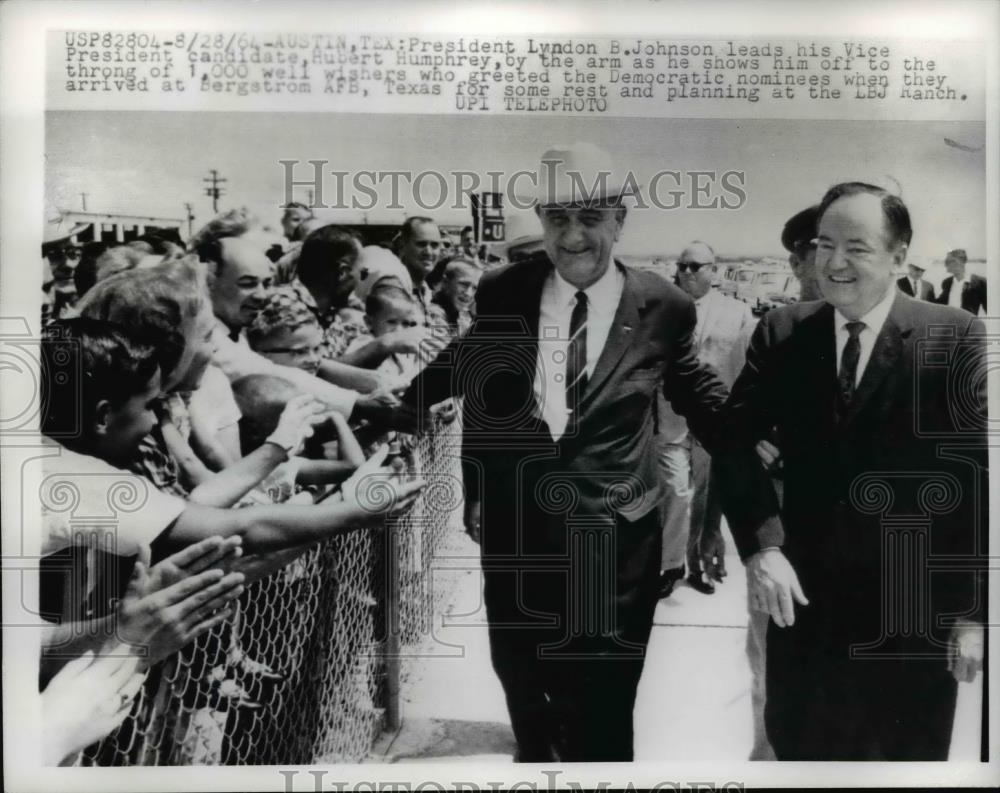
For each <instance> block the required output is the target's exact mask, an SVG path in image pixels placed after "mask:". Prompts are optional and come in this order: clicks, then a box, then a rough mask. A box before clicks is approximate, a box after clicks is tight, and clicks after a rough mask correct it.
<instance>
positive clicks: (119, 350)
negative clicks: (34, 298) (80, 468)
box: [40, 317, 159, 440]
mask: <svg viewBox="0 0 1000 793" xmlns="http://www.w3.org/2000/svg"><path fill="white" fill-rule="evenodd" d="M40 358H41V389H40V390H41V404H42V410H41V419H40V426H41V431H42V434H43V435H46V436H48V437H52V438H58V439H60V440H72V439H74V438H77V439H78V438H81V436H82V435H83V432H84V430H85V427H86V425H87V423H88V422H89V421H90V420H91V418H92V415H93V412H94V408H95V407H96V406H97V403H98V402H99V401H101V400H102V399H106V400H108V401H109V402H110V403H111V404H112V405H113V406H115V407H117V406H119V405H121V404H122V403H124V402H125V401H126V400H128V399H130V398H132V397H133V396H135V395H136V394H138V393H141V392H142V391H143V389H145V388H146V386H147V385H148V384H149V380H150V378H151V377H153V375H154V374H156V370H157V368H158V367H159V362H158V359H157V355H156V350H155V349H154V348H153V346H152V345H151V344H149V343H148V342H146V341H145V340H143V339H142V338H141V337H139V336H136V335H131V334H129V333H127V332H126V331H125V329H124V328H122V327H121V326H120V325H117V324H116V323H113V322H106V321H104V320H100V319H92V318H90V317H72V318H70V319H57V320H55V321H54V322H52V323H50V324H49V325H48V326H46V328H45V330H44V332H43V335H42V343H41V354H40Z"/></svg>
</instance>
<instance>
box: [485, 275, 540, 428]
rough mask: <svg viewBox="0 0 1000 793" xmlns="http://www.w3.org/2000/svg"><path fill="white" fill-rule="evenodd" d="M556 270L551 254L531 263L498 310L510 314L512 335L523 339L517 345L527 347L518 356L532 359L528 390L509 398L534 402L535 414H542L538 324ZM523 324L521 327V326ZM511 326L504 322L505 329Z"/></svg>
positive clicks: (500, 314) (526, 380)
mask: <svg viewBox="0 0 1000 793" xmlns="http://www.w3.org/2000/svg"><path fill="white" fill-rule="evenodd" d="M551 271H552V264H551V262H549V260H548V257H538V258H537V260H536V261H534V262H533V263H532V264H531V265H527V266H526V267H525V269H524V271H523V272H522V273H518V276H519V277H518V278H514V279H511V282H512V286H513V288H511V289H510V290H509V291H508V292H507V294H506V295H505V296H504V300H503V302H502V304H501V308H502V309H503V310H502V311H500V312H498V313H497V318H498V319H501V318H504V317H506V318H507V319H508V321H509V322H510V327H509V329H508V330H504V331H503V332H504V333H505V334H506V333H510V335H511V338H512V339H513V338H519V339H520V340H521V341H519V342H518V343H517V347H518V349H520V350H523V351H524V353H525V355H523V356H518V358H519V359H523V360H524V361H526V362H527V361H528V360H530V361H531V367H532V368H531V371H530V372H526V373H525V377H524V378H522V379H521V380H520V382H523V383H524V386H525V389H526V390H525V392H524V393H522V394H510V395H509V396H508V398H510V399H511V400H514V401H516V404H519V405H524V404H531V405H532V406H533V408H532V409H533V412H534V414H535V415H540V413H541V411H540V410H539V409H538V408H539V406H538V402H537V400H536V399H535V389H534V385H533V383H534V374H533V373H534V371H535V369H534V367H536V366H537V361H538V325H539V322H540V312H541V303H542V289H543V287H544V286H545V279H546V278H547V277H548V275H549V273H550V272H551ZM518 326H519V327H518ZM507 327H508V325H507V324H504V328H507ZM499 353H500V354H501V355H504V356H506V355H509V352H505V351H504V350H500V351H499Z"/></svg>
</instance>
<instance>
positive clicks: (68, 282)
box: [42, 245, 80, 327]
mask: <svg viewBox="0 0 1000 793" xmlns="http://www.w3.org/2000/svg"><path fill="white" fill-rule="evenodd" d="M45 257H46V259H47V260H48V266H49V272H50V273H51V274H52V278H51V280H50V279H45V280H44V283H43V284H42V292H43V293H44V297H43V299H42V326H43V327H44V326H45V325H47V324H48V323H50V322H52V321H53V320H56V319H61V318H62V316H63V315H64V314H65V312H66V310H67V309H69V308H72V307H73V306H74V305H75V304H76V299H77V291H76V283H75V282H74V281H73V273H74V272H76V267H77V265H78V264H79V263H80V249H79V248H77V247H75V246H73V245H66V246H63V245H58V246H55V247H52V248H49V249H48V250H47V251H46V252H45Z"/></svg>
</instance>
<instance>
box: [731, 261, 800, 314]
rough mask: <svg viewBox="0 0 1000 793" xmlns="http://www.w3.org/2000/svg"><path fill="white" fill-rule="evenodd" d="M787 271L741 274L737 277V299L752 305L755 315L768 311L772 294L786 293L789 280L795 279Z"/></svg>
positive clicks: (761, 271)
mask: <svg viewBox="0 0 1000 793" xmlns="http://www.w3.org/2000/svg"><path fill="white" fill-rule="evenodd" d="M794 277H795V276H793V275H792V274H791V273H790V272H788V271H787V270H756V271H750V272H749V273H746V274H744V273H739V274H738V276H737V286H736V297H737V298H738V299H739V300H742V301H743V302H744V303H748V304H749V305H750V309H751V310H752V311H753V312H754V313H755V314H763V313H764V312H765V311H767V308H765V305H766V304H767V301H768V299H769V298H768V296H769V295H770V294H771V293H772V292H779V293H784V291H785V289H786V287H787V285H788V279H789V278H792V279H794Z"/></svg>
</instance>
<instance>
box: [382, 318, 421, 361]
mask: <svg viewBox="0 0 1000 793" xmlns="http://www.w3.org/2000/svg"><path fill="white" fill-rule="evenodd" d="M427 339H428V334H427V328H425V327H422V326H420V325H417V326H415V327H412V328H402V329H400V330H394V331H390V332H389V333H386V334H383V335H382V336H379V337H378V341H379V346H380V347H381V350H382V352H383V354H384V355H393V354H396V353H402V354H406V353H409V354H411V355H418V354H419V353H420V350H421V348H422V347H423V346H424V345H425V344H426V343H427Z"/></svg>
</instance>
